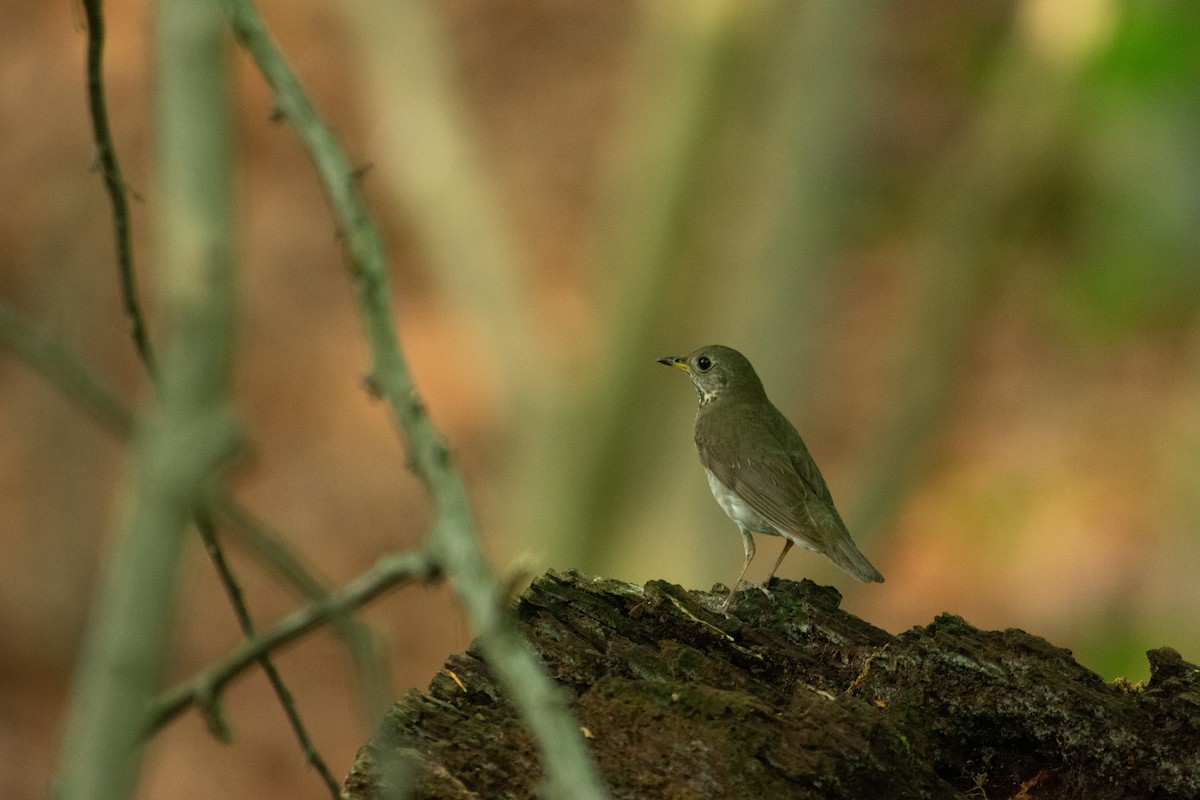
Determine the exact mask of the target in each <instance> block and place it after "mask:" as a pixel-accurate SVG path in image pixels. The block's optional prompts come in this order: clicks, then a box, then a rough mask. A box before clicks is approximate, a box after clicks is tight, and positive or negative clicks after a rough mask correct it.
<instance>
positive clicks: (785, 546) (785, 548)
mask: <svg viewBox="0 0 1200 800" xmlns="http://www.w3.org/2000/svg"><path fill="white" fill-rule="evenodd" d="M792 544H793V542H792V540H791V539H784V540H783V552H781V553H780V554H779V558H777V559H775V566H773V567H771V571H770V573H768V574H767V577H766V579H765V580H764V581H763V582H762V583H760V584H759V585H758V588H759V589H761V590H762V593H763V594H765V595H766V596H767V597H770V596H771V592H770V591H768V589H767V586H769V585H770V583H771V578H774V577H775V570H777V569H779V565H780V564H782V563H783V557H784V556H786V555H787V554H788V550H791V549H792Z"/></svg>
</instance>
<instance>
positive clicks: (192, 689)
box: [146, 550, 439, 735]
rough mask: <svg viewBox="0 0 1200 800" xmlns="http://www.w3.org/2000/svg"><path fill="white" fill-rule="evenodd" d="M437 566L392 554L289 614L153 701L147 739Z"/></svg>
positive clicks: (427, 577) (421, 556) (421, 554)
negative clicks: (289, 648)
mask: <svg viewBox="0 0 1200 800" xmlns="http://www.w3.org/2000/svg"><path fill="white" fill-rule="evenodd" d="M438 574H439V573H438V569H437V564H436V563H435V562H434V560H433V558H432V557H431V555H430V554H429V553H428V552H427V551H424V550H416V551H412V552H408V553H392V554H389V555H386V556H384V557H382V558H380V559H379V560H378V561H377V562H375V565H374V566H373V567H371V568H370V569H369V570H367V571H366V572H364V573H362V574H361V575H359V576H358V577H357V578H355V579H354V580H352V581H351V582H349V583H348V584H346V585H345V586H344V587H342V588H341V589H339V590H338V591H336V592H334V593H332V594H330V595H329V596H328V597H327V598H326V599H324V600H321V601H318V602H315V603H312V604H311V605H309V606H308V607H306V608H303V609H301V610H299V611H296V612H294V613H292V614H291V615H290V616H288V617H286V618H285V619H283V620H282V621H280V622H279V623H277V624H276V625H274V626H272V627H271V628H270V629H268V630H266V631H262V632H260V633H258V634H257V635H255V636H254V637H252V638H248V639H246V640H245V641H244V642H243V643H242V644H241V646H240V647H238V649H237V650H236V651H234V652H233V653H232V654H230V655H229V656H228V657H227V658H225V659H223V660H222V661H220V662H219V663H217V664H215V665H213V666H211V667H209V668H208V669H206V670H204V672H202V673H200V674H198V675H195V676H193V677H192V678H189V679H188V680H186V681H184V682H183V683H182V684H180V685H179V686H177V687H175V688H174V689H171V690H169V691H167V692H165V693H163V695H162V696H161V697H160V698H159V699H158V701H157V702H156V703H155V704H154V708H153V709H152V710H151V712H150V715H149V723H148V726H147V731H146V733H147V735H149V734H151V733H154V732H155V731H157V730H159V729H160V728H162V727H163V726H164V725H166V724H167V723H168V722H170V721H171V719H173V718H174V717H175V716H177V715H178V714H180V713H181V712H182V711H184V710H185V709H187V708H189V707H191V706H193V705H205V704H207V703H210V702H212V698H215V697H216V696H217V695H218V694H220V692H221V690H222V689H223V688H224V687H225V685H226V684H227V683H229V681H231V680H233V678H235V677H237V676H238V675H239V674H241V673H242V672H243V671H244V670H246V669H247V668H248V667H250V666H252V665H253V664H254V663H255V662H256V661H257V660H258V659H259V658H261V657H262V656H263V655H265V654H267V653H271V652H274V651H276V650H279V649H280V648H282V647H284V646H285V645H287V644H290V643H291V642H294V641H296V640H297V639H299V638H301V637H302V636H304V635H305V634H307V633H309V632H310V631H313V630H315V629H316V628H318V627H320V626H322V625H324V624H325V623H326V622H328V621H329V620H331V619H336V618H337V617H339V616H345V615H348V614H349V613H350V612H352V611H354V610H355V609H357V608H360V607H362V606H364V605H366V604H367V603H369V602H371V601H372V600H374V599H375V598H377V597H379V596H380V595H381V594H383V593H384V592H386V591H388V590H389V589H393V588H395V587H397V586H399V585H400V584H402V583H406V582H409V581H431V580H434V579H435V578H437V576H438Z"/></svg>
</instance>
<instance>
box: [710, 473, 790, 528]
mask: <svg viewBox="0 0 1200 800" xmlns="http://www.w3.org/2000/svg"><path fill="white" fill-rule="evenodd" d="M704 473H705V475H707V476H708V488H709V489H711V490H712V493H713V497H715V498H716V499H717V503H718V504H719V505H720V506H721V510H722V511H724V512H725V513H726V514H727V515H728V516H729V518H730V519H731V520H733V522H734V524H735V525H737V526H738V527H739V528H741V529H742V530H746V531H751V532H753V533H765V534H769V535H771V536H779V531H777V530H775V526H774V525H772V524H771V523H769V522H767V521H766V520H765V519H763V518H762V517H760V516H759V515H758V512H757V511H755V510H754V509H753V508H751V507H750V506H749V504H748V503H746V501H745V500H743V499H742V498H741V497H739V496H738V495H737V493H736V492H734V491H733V490H732V489H730V488H729V487H727V486H726V485H725V484H723V483H721V481H719V480H717V476H715V475H713V474H712V472H710V471H709V470H707V469H706V470H704Z"/></svg>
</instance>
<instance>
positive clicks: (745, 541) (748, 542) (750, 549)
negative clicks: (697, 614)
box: [721, 528, 754, 617]
mask: <svg viewBox="0 0 1200 800" xmlns="http://www.w3.org/2000/svg"><path fill="white" fill-rule="evenodd" d="M738 530H739V531H741V532H742V547H743V548H744V549H745V550H746V563H745V564H742V571H741V572H739V573H738V576H737V580H735V581H734V582H733V586H731V587H730V589H729V597H726V598H725V604H724V605H723V606H721V613H722V614H724V615H725V616H727V617H728V616H729V615H730V614H729V607H730V606H732V605H733V596H734V595H736V594H737V590H738V587H739V586H741V585H742V576H744V575H745V574H746V570H748V569H750V562H751V561H753V560H754V538H753V537H752V536H751V535H750V531H748V530H746V529H745V528H738Z"/></svg>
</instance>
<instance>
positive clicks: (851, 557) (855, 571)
mask: <svg viewBox="0 0 1200 800" xmlns="http://www.w3.org/2000/svg"><path fill="white" fill-rule="evenodd" d="M825 555H827V556H829V560H830V561H832V562H833V563H835V564H837V565H838V566H839V567H841V568H842V569H843V570H845V571H846V572H848V573H849V574H851V575H853V576H854V577H856V578H858V579H859V580H860V581H863V582H864V583H883V576H882V575H880V574H879V570H877V569H875V567H874V566H872V564H871V562H870V561H867V557H866V556H864V555H863V554H862V553H860V552H859V551H858V548H857V547H855V546H854V542H852V541H850V537H849V536H848V535H846V536H839V537H837V538H836V539H835V540H834V541H833V543H832V544H831V546H830V547H829V548H828V550H827V551H826V553H825Z"/></svg>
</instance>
